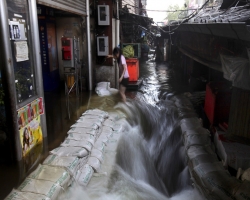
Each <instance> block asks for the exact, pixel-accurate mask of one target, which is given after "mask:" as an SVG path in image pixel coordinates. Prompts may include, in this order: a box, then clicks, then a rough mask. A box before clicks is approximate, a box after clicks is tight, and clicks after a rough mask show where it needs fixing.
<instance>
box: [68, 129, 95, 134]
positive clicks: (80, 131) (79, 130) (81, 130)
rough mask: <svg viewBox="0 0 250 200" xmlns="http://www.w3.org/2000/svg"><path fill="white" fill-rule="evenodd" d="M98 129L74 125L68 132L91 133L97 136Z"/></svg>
mask: <svg viewBox="0 0 250 200" xmlns="http://www.w3.org/2000/svg"><path fill="white" fill-rule="evenodd" d="M97 131H98V130H96V129H92V128H84V127H73V128H71V129H70V130H69V131H68V134H70V133H82V134H91V135H94V136H96V134H97Z"/></svg>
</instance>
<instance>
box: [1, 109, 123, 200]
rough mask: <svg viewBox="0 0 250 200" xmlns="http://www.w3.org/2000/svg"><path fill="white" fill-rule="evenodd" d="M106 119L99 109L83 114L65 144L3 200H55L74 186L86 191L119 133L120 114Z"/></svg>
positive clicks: (106, 114)
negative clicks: (76, 184)
mask: <svg viewBox="0 0 250 200" xmlns="http://www.w3.org/2000/svg"><path fill="white" fill-rule="evenodd" d="M108 118H109V114H108V113H107V112H104V111H101V110H98V109H93V110H87V111H86V112H84V113H83V114H82V116H81V117H80V118H79V119H78V120H77V122H76V123H75V124H73V125H72V126H71V129H70V130H69V131H68V134H67V138H66V139H65V141H63V142H62V143H61V145H60V146H59V147H57V148H55V149H53V150H51V151H50V155H49V156H48V157H47V158H46V159H45V160H44V162H43V164H42V165H39V166H38V167H37V169H36V170H35V171H34V172H32V173H31V174H30V175H29V176H28V177H27V178H26V179H25V181H24V182H23V183H22V184H21V185H20V186H19V188H17V190H13V191H12V192H11V193H10V194H9V195H8V197H7V198H6V199H8V200H9V199H11V200H14V199H15V200H33V199H37V200H55V199H57V198H58V195H59V194H61V193H63V191H65V190H66V189H67V188H68V187H69V186H70V185H71V184H72V183H74V182H76V183H78V184H79V185H81V186H84V187H86V186H87V184H88V183H89V181H90V180H91V177H92V176H93V174H94V173H100V170H101V164H102V163H103V161H104V153H105V146H106V145H108V144H109V139H110V138H112V137H113V134H114V133H115V134H117V133H118V131H121V130H122V126H121V125H118V124H116V123H115V121H116V119H119V118H121V117H120V114H114V113H112V117H110V119H108ZM104 124H105V125H104Z"/></svg>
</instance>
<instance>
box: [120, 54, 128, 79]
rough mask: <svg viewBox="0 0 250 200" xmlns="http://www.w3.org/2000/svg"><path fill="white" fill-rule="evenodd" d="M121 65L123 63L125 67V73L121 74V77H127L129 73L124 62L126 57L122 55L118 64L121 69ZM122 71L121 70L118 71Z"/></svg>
mask: <svg viewBox="0 0 250 200" xmlns="http://www.w3.org/2000/svg"><path fill="white" fill-rule="evenodd" d="M122 65H124V67H125V73H124V75H123V78H129V73H128V67H127V63H126V59H125V57H124V56H123V55H121V60H120V64H119V68H120V69H123V67H122ZM120 73H122V71H121V72H120Z"/></svg>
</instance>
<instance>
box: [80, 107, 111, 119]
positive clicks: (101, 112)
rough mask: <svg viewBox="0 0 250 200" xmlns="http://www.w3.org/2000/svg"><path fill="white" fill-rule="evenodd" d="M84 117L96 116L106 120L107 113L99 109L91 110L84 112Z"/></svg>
mask: <svg viewBox="0 0 250 200" xmlns="http://www.w3.org/2000/svg"><path fill="white" fill-rule="evenodd" d="M82 115H83V116H84V115H97V116H101V117H103V118H108V116H109V115H108V113H107V112H105V111H102V110H99V109H93V110H87V111H85V112H84V113H83V114H82Z"/></svg>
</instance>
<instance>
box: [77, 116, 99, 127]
mask: <svg viewBox="0 0 250 200" xmlns="http://www.w3.org/2000/svg"><path fill="white" fill-rule="evenodd" d="M77 123H83V124H84V125H86V124H96V125H97V126H98V127H101V126H102V123H103V121H101V120H98V119H86V118H84V117H80V118H79V119H78V120H77Z"/></svg>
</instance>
